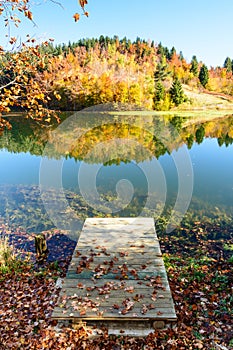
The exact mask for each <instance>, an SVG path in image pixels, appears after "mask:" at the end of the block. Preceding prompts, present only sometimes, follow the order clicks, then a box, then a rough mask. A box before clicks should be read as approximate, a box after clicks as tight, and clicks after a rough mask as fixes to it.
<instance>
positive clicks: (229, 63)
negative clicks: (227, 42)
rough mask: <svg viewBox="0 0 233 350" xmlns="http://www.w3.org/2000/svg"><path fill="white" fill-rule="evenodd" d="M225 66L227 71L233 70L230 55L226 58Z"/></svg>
mask: <svg viewBox="0 0 233 350" xmlns="http://www.w3.org/2000/svg"><path fill="white" fill-rule="evenodd" d="M223 67H224V68H226V70H227V72H231V71H232V64H231V59H230V57H227V58H226V59H225V61H224V65H223Z"/></svg>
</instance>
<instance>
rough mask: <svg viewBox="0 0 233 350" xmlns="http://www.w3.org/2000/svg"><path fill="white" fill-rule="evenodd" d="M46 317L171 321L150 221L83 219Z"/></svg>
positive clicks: (171, 310)
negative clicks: (57, 297)
mask: <svg viewBox="0 0 233 350" xmlns="http://www.w3.org/2000/svg"><path fill="white" fill-rule="evenodd" d="M52 318H53V319H58V320H71V321H74V322H78V321H80V320H85V321H87V320H89V321H93V320H97V321H98V320H99V321H100V320H102V321H104V322H107V321H111V322H112V321H119V322H122V321H125V322H127V321H129V320H130V321H140V320H144V321H149V320H152V321H154V320H158V321H162V322H163V321H164V322H166V321H169V322H170V321H175V320H176V313H175V309H174V304H173V300H172V296H171V291H170V287H169V284H168V280H167V274H166V270H165V267H164V263H163V260H162V255H161V250H160V245H159V241H158V238H157V235H156V232H155V227H154V220H153V219H152V218H107V219H106V218H93V219H87V220H86V221H85V223H84V226H83V229H82V233H81V236H80V238H79V242H78V244H77V246H76V249H75V251H74V253H73V257H72V261H71V263H70V266H69V269H68V272H67V275H66V278H65V280H64V283H63V287H62V290H61V293H60V298H59V301H58V305H57V306H56V307H55V309H54V312H53V315H52ZM121 327H122V323H121Z"/></svg>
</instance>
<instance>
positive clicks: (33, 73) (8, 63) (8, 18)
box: [0, 0, 88, 130]
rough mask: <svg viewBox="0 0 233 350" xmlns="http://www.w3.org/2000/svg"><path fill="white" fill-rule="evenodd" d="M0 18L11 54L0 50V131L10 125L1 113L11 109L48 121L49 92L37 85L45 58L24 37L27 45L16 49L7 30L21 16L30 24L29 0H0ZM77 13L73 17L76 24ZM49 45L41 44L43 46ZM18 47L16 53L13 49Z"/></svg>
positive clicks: (83, 5)
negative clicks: (14, 108)
mask: <svg viewBox="0 0 233 350" xmlns="http://www.w3.org/2000/svg"><path fill="white" fill-rule="evenodd" d="M87 3H88V1H87V0H79V5H80V7H81V9H82V11H83V14H84V15H86V16H88V13H87V12H86V9H85V6H86V5H87ZM0 17H1V19H2V20H3V22H4V24H5V27H6V28H7V29H8V34H7V36H8V40H9V44H11V45H12V50H11V51H10V52H5V51H4V49H3V48H2V47H0V130H1V129H2V128H3V127H4V126H7V127H10V124H9V123H8V122H7V121H6V120H5V119H4V118H3V117H2V114H3V113H8V112H10V110H11V108H12V107H20V108H21V110H25V111H26V112H27V113H28V116H29V117H32V118H36V119H38V120H42V119H46V120H47V121H48V122H49V121H50V115H52V112H51V111H49V110H48V109H47V108H46V107H45V106H46V104H47V102H48V100H49V96H48V92H47V91H46V90H45V89H44V86H43V85H41V84H40V83H39V79H38V72H40V71H41V70H43V69H44V67H45V55H42V53H41V52H40V47H39V46H38V45H36V44H35V40H34V39H30V36H29V35H28V36H27V40H26V42H24V43H22V44H21V46H20V47H18V43H17V39H16V38H15V37H10V35H9V34H10V28H11V26H12V25H13V26H15V27H16V28H17V27H18V26H19V25H20V23H21V22H22V19H23V17H25V18H27V19H28V20H29V21H32V22H33V14H32V11H31V9H30V1H29V0H2V1H0ZM78 17H79V14H78V13H76V14H75V15H74V19H75V21H77V20H78V19H79V18H78ZM46 45H48V43H44V46H46ZM16 48H17V50H15V49H16Z"/></svg>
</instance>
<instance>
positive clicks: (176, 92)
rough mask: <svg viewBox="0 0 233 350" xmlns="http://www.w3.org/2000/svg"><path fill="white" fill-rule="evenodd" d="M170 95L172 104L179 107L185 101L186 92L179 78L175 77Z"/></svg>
mask: <svg viewBox="0 0 233 350" xmlns="http://www.w3.org/2000/svg"><path fill="white" fill-rule="evenodd" d="M170 95H171V100H172V102H173V103H174V104H175V105H176V106H178V105H179V104H181V103H183V102H184V100H185V95H184V91H183V88H182V85H181V82H180V81H179V79H178V78H177V77H175V79H174V81H173V84H172V87H171V88H170Z"/></svg>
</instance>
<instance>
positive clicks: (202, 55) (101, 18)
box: [1, 0, 233, 66]
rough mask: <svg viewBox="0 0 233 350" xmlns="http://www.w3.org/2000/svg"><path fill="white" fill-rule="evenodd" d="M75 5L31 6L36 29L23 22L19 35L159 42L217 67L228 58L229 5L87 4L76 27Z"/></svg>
mask: <svg viewBox="0 0 233 350" xmlns="http://www.w3.org/2000/svg"><path fill="white" fill-rule="evenodd" d="M38 1H39V3H38ZM57 1H59V0H57ZM77 2H78V1H77V0H61V4H62V5H63V8H62V7H61V6H59V5H56V4H55V3H52V2H50V1H49V0H47V1H46V2H44V1H43V0H37V1H35V2H33V3H34V5H33V7H32V9H33V13H34V20H35V23H36V25H37V26H36V27H33V25H32V24H30V23H26V24H25V21H24V23H23V25H21V27H20V28H19V29H18V33H17V34H18V36H22V38H23V36H24V35H25V33H26V32H29V33H30V34H33V35H35V37H36V38H39V39H48V38H54V39H55V43H63V42H64V43H68V41H69V40H70V41H71V42H73V41H78V40H79V39H80V38H90V37H99V36H100V35H108V36H110V37H112V36H114V35H118V36H119V38H123V37H124V36H126V37H127V38H129V39H131V40H134V39H136V37H137V36H138V37H140V38H142V39H146V40H147V39H150V40H154V41H155V43H159V42H160V41H161V42H162V44H163V45H164V46H167V47H168V48H169V49H171V48H172V46H174V47H175V48H176V50H177V52H180V51H182V52H183V55H184V57H185V58H186V59H187V60H188V61H190V60H191V58H192V56H193V55H196V56H197V59H198V60H199V61H203V62H204V63H206V64H207V65H208V66H218V65H219V66H222V65H223V63H224V60H225V58H226V57H227V56H229V57H230V58H231V59H233V0H195V1H194V0H89V4H88V6H87V11H88V12H89V14H90V16H89V18H86V17H85V16H82V18H81V20H80V21H79V22H78V23H75V22H74V20H73V18H72V15H73V14H74V13H75V12H79V11H80V8H79V6H78V5H77ZM14 34H15V33H14ZM1 43H2V40H1Z"/></svg>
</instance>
